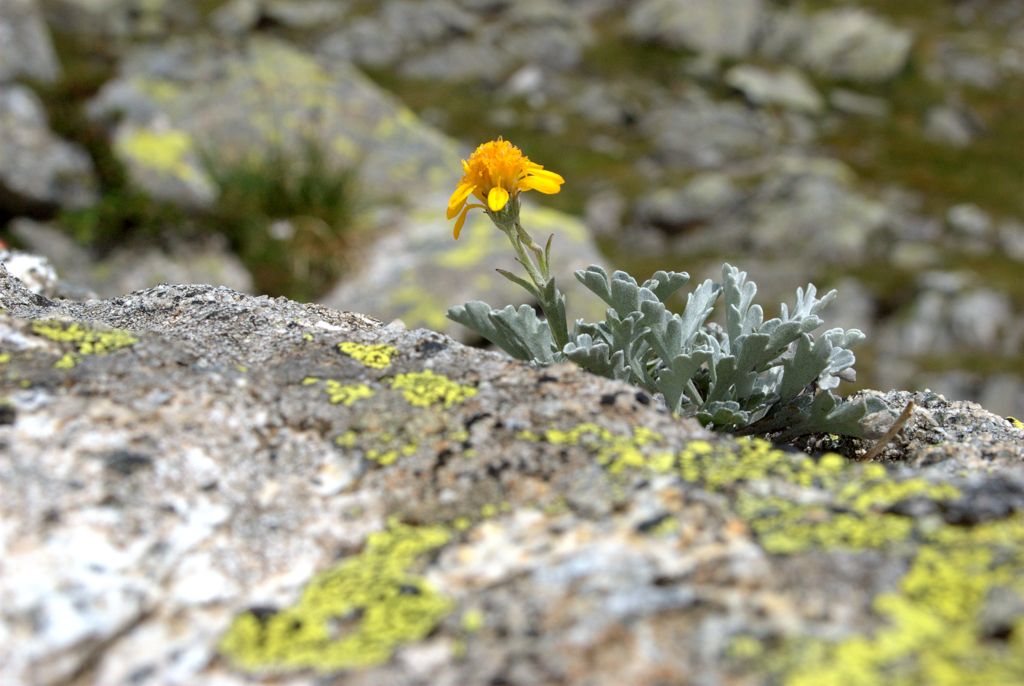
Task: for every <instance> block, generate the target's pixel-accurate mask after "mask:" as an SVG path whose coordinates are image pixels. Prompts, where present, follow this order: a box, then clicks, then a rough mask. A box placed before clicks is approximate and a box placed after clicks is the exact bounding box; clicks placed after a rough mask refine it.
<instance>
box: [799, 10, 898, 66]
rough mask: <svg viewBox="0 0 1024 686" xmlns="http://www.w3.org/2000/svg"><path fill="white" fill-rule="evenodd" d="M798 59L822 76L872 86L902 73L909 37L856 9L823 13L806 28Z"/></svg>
mask: <svg viewBox="0 0 1024 686" xmlns="http://www.w3.org/2000/svg"><path fill="white" fill-rule="evenodd" d="M807 31H808V33H807V36H806V41H805V42H804V43H803V44H802V45H801V48H800V52H801V54H800V57H801V60H802V61H803V62H804V64H806V65H807V66H808V67H811V68H812V69H814V70H816V71H817V72H819V73H820V74H822V75H823V76H827V77H830V78H839V79H850V80H852V81H860V82H865V83H872V82H878V81H885V80H887V79H890V78H892V77H893V76H895V75H896V74H897V73H899V72H900V70H902V69H903V67H904V65H905V64H906V62H907V58H908V56H909V55H910V48H911V46H912V44H913V37H912V35H911V34H910V32H909V31H906V30H903V29H899V28H896V27H895V26H892V25H891V24H889V23H888V22H887V21H885V20H884V19H881V18H879V17H878V16H876V15H873V14H871V13H869V12H866V11H864V10H861V9H856V8H846V9H837V10H827V11H823V12H819V13H818V14H816V15H814V16H813V17H812V18H811V20H810V23H809V25H808V26H807Z"/></svg>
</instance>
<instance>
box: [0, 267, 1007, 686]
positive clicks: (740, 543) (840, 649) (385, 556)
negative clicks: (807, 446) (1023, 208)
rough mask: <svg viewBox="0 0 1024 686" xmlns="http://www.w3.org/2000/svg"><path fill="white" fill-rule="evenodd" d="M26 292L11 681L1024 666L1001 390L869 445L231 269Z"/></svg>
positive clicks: (754, 673) (3, 524)
mask: <svg viewBox="0 0 1024 686" xmlns="http://www.w3.org/2000/svg"><path fill="white" fill-rule="evenodd" d="M0 305H2V306H3V308H4V310H3V312H2V313H0V355H2V357H0V360H2V362H0V383H2V385H3V390H2V393H3V396H4V397H5V400H6V402H5V403H4V404H3V405H2V407H0V483H3V484H4V497H3V498H2V499H0V682H3V683H12V684H13V683H35V684H77V683H98V684H115V683H132V684H139V685H144V684H194V683H211V684H214V683H215V684H243V683H251V682H252V679H253V678H257V677H258V678H261V679H265V680H266V682H268V683H275V684H312V683H336V684H352V685H370V684H395V685H404V684H423V685H426V684H431V685H441V686H443V685H452V686H455V685H457V684H458V685H465V684H495V683H503V684H523V685H526V684H529V685H531V686H532V685H535V684H556V683H573V684H597V685H604V684H607V685H609V686H611V685H613V684H615V685H620V684H626V683H628V684H637V685H638V686H642V685H650V686H653V685H654V684H688V683H693V684H709V683H715V684H744V685H752V684H769V683H780V682H784V683H789V684H822V683H829V684H847V683H858V684H876V683H877V684H881V683H887V682H888V681H889V679H888V677H889V676H891V675H893V674H897V673H898V674H899V675H901V678H904V679H905V681H906V682H907V683H961V682H965V681H968V680H971V679H973V680H974V682H976V683H986V684H996V683H999V684H1011V683H1020V682H1021V681H1022V680H1024V643H1022V641H1024V628H1022V627H1024V606H1022V604H1021V602H1020V601H1021V599H1022V598H1024V558H1022V556H1021V545H1020V541H1021V540H1024V512H1022V509H1024V467H1022V462H1024V430H1022V429H1021V428H1014V426H1012V425H1011V424H1010V423H1009V422H1007V421H1006V420H1003V419H1002V418H998V417H995V416H993V415H990V414H988V413H985V412H984V411H982V410H981V409H980V408H977V407H976V406H972V405H963V404H958V403H947V402H945V401H943V400H942V399H941V398H937V397H927V398H919V401H920V403H921V405H922V406H923V407H924V410H923V411H922V414H918V415H915V419H914V424H913V429H912V432H911V433H910V443H909V444H897V445H901V446H902V447H900V448H899V450H897V451H896V452H895V454H891V455H889V456H888V457H891V458H892V459H894V460H906V459H910V460H911V461H912V462H915V463H920V464H921V466H914V467H909V466H901V465H899V464H892V465H887V466H886V465H882V464H867V465H858V464H854V463H850V462H847V460H846V459H844V458H842V457H839V456H837V455H831V456H825V457H820V458H812V457H808V456H806V455H803V454H800V453H793V452H784V451H781V450H777V449H773V448H772V447H771V446H769V445H767V444H763V443H759V442H750V441H736V440H733V439H731V438H730V437H728V436H719V437H713V436H710V435H708V434H707V433H706V432H704V431H703V430H702V429H700V427H698V426H696V425H695V424H693V423H692V422H690V421H685V420H679V419H675V418H673V417H671V416H669V415H668V414H667V413H665V412H664V411H663V410H662V409H661V408H660V407H659V404H658V403H657V402H656V401H655V400H653V399H651V398H650V397H648V396H646V395H645V394H643V393H639V392H637V391H636V389H633V388H630V387H627V386H624V385H622V384H617V383H613V382H609V381H606V380H603V379H599V378H595V377H591V376H587V375H585V374H583V373H581V372H580V371H578V370H576V369H574V368H567V367H556V368H549V369H543V370H539V369H531V368H529V367H527V366H524V365H521V364H518V363H514V362H512V361H510V360H508V359H507V358H504V357H502V356H500V355H497V354H493V353H487V352H481V351H477V350H472V349H468V348H464V347H462V346H460V345H459V344H457V343H455V342H453V341H451V340H450V339H448V338H446V337H444V336H442V335H439V334H436V333H432V332H429V331H406V330H403V329H400V328H394V327H382V326H381V325H380V323H378V322H376V321H374V320H372V319H369V318H367V317H364V316H361V315H357V314H346V313H341V312H337V311H333V310H329V309H327V308H324V307H319V306H303V305H298V304H296V303H293V302H289V301H286V300H271V299H268V298H254V297H251V296H245V295H241V294H238V293H236V292H233V291H230V290H227V289H223V288H211V287H203V286H165V287H159V288H155V289H151V290H148V291H142V292H139V293H135V294H132V295H128V296H124V297H122V298H117V299H113V300H106V301H92V302H87V303H68V302H59V301H51V300H48V299H46V298H44V297H41V296H39V295H35V294H33V293H31V292H29V291H27V290H25V289H24V288H23V287H22V286H21V284H20V282H18V281H17V280H16V279H13V278H12V277H10V276H8V275H7V273H6V272H5V271H3V270H2V269H0ZM885 397H886V399H887V400H888V401H890V402H891V403H892V404H893V406H894V407H897V409H898V406H899V405H900V404H901V403H903V402H905V400H906V396H905V395H904V394H890V395H887V396H885ZM924 411H926V414H927V416H925V414H924ZM922 422H924V423H922ZM937 439H941V440H942V441H944V443H943V444H942V445H941V450H935V449H932V448H927V447H925V446H922V445H920V443H930V442H931V441H933V440H937ZM915 444H917V445H915ZM922 451H923V452H922ZM922 455H924V456H925V457H924V458H921V456H922ZM854 676H856V678H857V679H858V681H856V682H853V681H850V679H852V678H853V677H854Z"/></svg>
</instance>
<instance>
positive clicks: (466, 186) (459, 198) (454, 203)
mask: <svg viewBox="0 0 1024 686" xmlns="http://www.w3.org/2000/svg"><path fill="white" fill-rule="evenodd" d="M472 192H473V184H471V183H468V182H463V183H460V184H459V185H458V186H457V187H456V188H455V192H454V193H452V197H450V198H448V218H449V219H451V218H452V217H454V216H455V214H456V213H457V212H458V211H459V209H460V208H461V207H462V205H463V204H464V203H465V202H466V198H468V197H469V194H470V193H472Z"/></svg>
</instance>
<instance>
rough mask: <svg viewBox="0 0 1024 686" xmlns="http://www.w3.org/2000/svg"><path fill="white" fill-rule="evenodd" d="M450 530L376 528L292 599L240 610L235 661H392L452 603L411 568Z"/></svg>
mask: <svg viewBox="0 0 1024 686" xmlns="http://www.w3.org/2000/svg"><path fill="white" fill-rule="evenodd" d="M450 538H451V534H450V533H449V531H448V530H447V529H446V528H444V527H440V526H421V527H417V526H407V525H403V524H397V523H392V525H391V526H390V527H389V528H388V530H386V531H382V532H379V533H376V534H373V535H371V536H370V538H369V540H368V542H367V545H366V549H365V550H364V551H363V552H362V553H360V554H359V555H356V556H354V557H352V558H350V559H348V560H346V561H344V562H342V563H341V564H340V565H338V566H337V567H334V568H333V569H329V570H327V571H325V572H323V573H321V574H319V575H317V576H316V577H314V578H313V580H312V581H311V582H310V583H309V585H308V586H307V587H306V589H305V590H304V591H303V594H302V597H301V599H300V600H299V602H298V603H296V604H295V605H293V606H292V607H289V608H285V609H282V610H277V609H273V610H267V609H262V608H259V609H253V610H250V611H247V612H244V613H242V614H241V615H239V616H238V617H237V618H236V619H235V620H234V622H233V623H232V624H231V627H230V628H229V629H228V631H227V633H226V634H225V635H224V637H223V638H222V639H221V642H220V651H221V653H222V654H223V655H224V656H225V657H226V658H227V659H228V660H229V661H230V662H231V664H232V665H234V666H235V667H236V668H238V669H241V670H244V671H247V672H259V673H273V672H287V671H294V670H313V671H315V672H318V673H328V672H336V671H340V670H346V669H359V668H365V667H370V666H373V665H377V664H381V663H383V662H386V661H387V660H388V659H390V658H391V656H392V654H393V653H394V651H395V650H396V649H397V648H399V647H400V646H402V645H403V644H406V643H410V642H413V641H418V640H421V639H423V638H425V637H426V636H427V635H428V634H429V633H430V632H431V631H433V629H434V627H435V626H437V624H438V622H440V621H441V619H442V618H443V617H444V616H445V615H447V614H448V613H449V612H450V611H451V609H452V606H453V604H452V602H451V601H450V600H449V599H447V598H445V597H444V596H442V595H441V594H439V593H438V592H437V591H436V590H434V589H433V588H431V587H430V585H429V584H427V583H426V581H424V580H423V578H422V577H419V576H416V575H415V574H414V573H413V571H412V568H413V566H414V564H415V563H416V561H417V559H418V558H420V557H421V556H423V555H424V554H426V553H428V552H430V551H431V550H434V549H436V548H439V547H441V546H443V545H444V544H446V543H447V542H448V541H449V540H450Z"/></svg>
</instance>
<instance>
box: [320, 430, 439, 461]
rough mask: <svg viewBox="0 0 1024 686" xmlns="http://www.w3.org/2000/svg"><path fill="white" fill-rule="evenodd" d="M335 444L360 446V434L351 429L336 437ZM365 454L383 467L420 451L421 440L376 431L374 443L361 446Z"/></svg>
mask: <svg viewBox="0 0 1024 686" xmlns="http://www.w3.org/2000/svg"><path fill="white" fill-rule="evenodd" d="M334 444H335V445H337V446H339V447H341V448H348V449H352V448H357V447H360V434H359V433H358V432H356V431H352V430H351V429H350V430H348V431H346V432H345V433H343V434H341V435H339V436H338V437H337V438H335V439H334ZM361 447H362V450H363V456H364V457H365V458H366V459H367V460H369V461H370V462H376V463H377V464H379V465H381V466H382V467H387V466H388V465H392V464H394V463H395V462H397V461H398V460H399V458H402V457H410V456H412V455H415V454H416V453H417V452H419V449H420V441H418V440H407V439H404V438H402V437H401V436H395V435H394V434H391V433H388V432H379V433H374V434H373V438H372V443H371V444H369V445H363V446H361Z"/></svg>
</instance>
